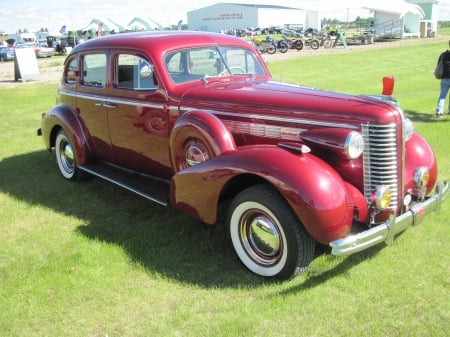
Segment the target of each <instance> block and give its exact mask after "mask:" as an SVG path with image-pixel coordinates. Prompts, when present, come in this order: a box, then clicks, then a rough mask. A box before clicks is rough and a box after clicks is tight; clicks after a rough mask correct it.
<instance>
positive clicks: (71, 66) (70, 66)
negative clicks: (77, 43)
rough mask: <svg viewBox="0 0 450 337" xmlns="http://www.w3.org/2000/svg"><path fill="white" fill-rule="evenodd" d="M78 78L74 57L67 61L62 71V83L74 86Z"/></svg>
mask: <svg viewBox="0 0 450 337" xmlns="http://www.w3.org/2000/svg"><path fill="white" fill-rule="evenodd" d="M77 76H78V61H77V59H76V58H75V57H74V58H72V59H71V60H69V61H68V63H67V65H66V68H65V70H64V82H65V83H66V84H75V83H76V81H77Z"/></svg>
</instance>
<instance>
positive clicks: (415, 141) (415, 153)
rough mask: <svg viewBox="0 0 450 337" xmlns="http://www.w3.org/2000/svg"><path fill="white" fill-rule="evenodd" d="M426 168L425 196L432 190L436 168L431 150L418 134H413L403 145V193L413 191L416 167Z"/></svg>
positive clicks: (435, 177)
mask: <svg viewBox="0 0 450 337" xmlns="http://www.w3.org/2000/svg"><path fill="white" fill-rule="evenodd" d="M420 166H426V167H427V168H428V171H429V173H430V180H429V181H428V185H427V191H426V194H429V193H431V192H432V191H433V190H434V185H436V181H437V176H438V167H437V161H436V157H435V155H434V152H433V149H432V148H431V146H430V145H429V144H428V143H427V141H426V140H425V139H424V138H423V137H422V136H421V135H419V134H418V133H413V135H412V137H411V139H409V140H408V141H407V142H406V144H405V183H404V186H405V187H404V192H406V191H408V190H412V191H414V190H415V186H414V174H415V171H416V169H417V168H418V167H420Z"/></svg>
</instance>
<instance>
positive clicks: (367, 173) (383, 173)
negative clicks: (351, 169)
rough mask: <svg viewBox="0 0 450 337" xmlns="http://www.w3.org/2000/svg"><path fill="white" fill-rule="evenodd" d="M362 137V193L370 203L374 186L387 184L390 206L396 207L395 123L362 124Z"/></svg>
mask: <svg viewBox="0 0 450 337" xmlns="http://www.w3.org/2000/svg"><path fill="white" fill-rule="evenodd" d="M362 135H363V137H364V156H363V161H364V195H365V197H366V200H367V202H368V203H370V199H371V193H372V190H373V188H374V187H375V186H378V185H387V186H389V187H390V189H391V192H392V200H391V204H390V206H389V207H390V208H392V209H396V208H397V200H398V193H399V186H398V181H399V179H398V172H399V165H400V163H399V159H398V158H399V155H398V153H397V137H396V125H395V124H390V125H362Z"/></svg>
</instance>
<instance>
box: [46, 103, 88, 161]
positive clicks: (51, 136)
mask: <svg viewBox="0 0 450 337" xmlns="http://www.w3.org/2000/svg"><path fill="white" fill-rule="evenodd" d="M60 128H63V129H64V131H65V132H66V134H67V136H68V137H69V139H70V141H71V142H72V144H73V146H74V147H75V148H74V150H75V156H76V160H77V164H78V165H81V164H83V163H85V162H87V161H88V157H89V153H90V151H89V146H88V142H87V138H86V133H85V129H84V127H83V123H82V121H81V119H80V118H79V117H78V114H77V113H76V112H75V111H73V110H72V109H71V108H70V107H68V106H67V105H64V104H59V105H56V106H54V107H53V108H52V109H51V110H50V111H48V112H47V113H45V114H44V115H43V116H42V122H41V129H42V136H43V139H44V143H45V146H46V148H47V149H48V150H50V149H51V148H52V147H53V146H54V145H55V139H56V134H57V133H58V130H59V129H60Z"/></svg>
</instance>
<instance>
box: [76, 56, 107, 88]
mask: <svg viewBox="0 0 450 337" xmlns="http://www.w3.org/2000/svg"><path fill="white" fill-rule="evenodd" d="M106 69H107V64H106V55H105V54H89V55H84V56H83V69H82V70H83V74H82V77H81V83H82V84H83V85H88V86H94V87H105V85H106Z"/></svg>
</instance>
